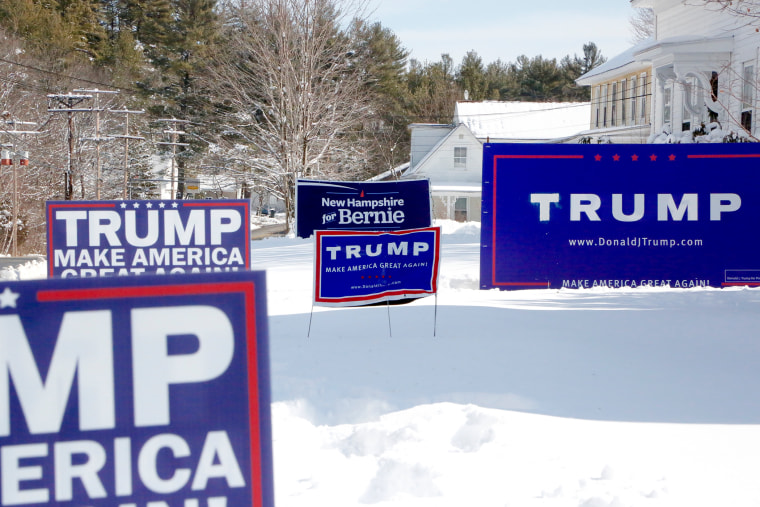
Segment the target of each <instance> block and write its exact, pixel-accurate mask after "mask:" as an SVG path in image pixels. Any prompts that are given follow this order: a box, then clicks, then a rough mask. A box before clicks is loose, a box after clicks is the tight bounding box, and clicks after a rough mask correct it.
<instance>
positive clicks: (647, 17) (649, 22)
mask: <svg viewBox="0 0 760 507" xmlns="http://www.w3.org/2000/svg"><path fill="white" fill-rule="evenodd" d="M654 21H655V20H654V11H653V10H652V9H636V11H635V13H634V14H632V15H631V17H630V18H629V22H630V26H631V33H632V38H631V42H632V43H634V44H638V43H639V42H642V41H645V40H647V39H648V38H650V37H652V36H653V35H654V27H655V25H654Z"/></svg>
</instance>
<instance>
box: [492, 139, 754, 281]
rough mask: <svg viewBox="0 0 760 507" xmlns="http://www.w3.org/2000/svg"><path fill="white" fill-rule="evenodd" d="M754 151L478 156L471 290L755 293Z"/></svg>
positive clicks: (674, 148) (545, 151) (533, 150)
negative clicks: (477, 264) (479, 196)
mask: <svg viewBox="0 0 760 507" xmlns="http://www.w3.org/2000/svg"><path fill="white" fill-rule="evenodd" d="M759 146H760V145H758V144H688V145H687V144H679V145H643V144H636V145H564V144H555V145H541V144H534V145H526V144H522V145H521V144H486V145H484V147H483V206H482V214H483V216H482V228H481V234H482V237H481V287H482V288H484V289H490V288H501V289H523V288H541V287H543V288H546V287H551V288H593V287H611V288H619V287H640V286H668V287H678V288H681V287H685V288H689V287H706V286H710V287H726V286H732V285H750V286H757V285H760V257H758V252H760V235H758V234H757V232H756V231H757V224H758V222H760V171H758V169H757V168H758V162H760V147H759Z"/></svg>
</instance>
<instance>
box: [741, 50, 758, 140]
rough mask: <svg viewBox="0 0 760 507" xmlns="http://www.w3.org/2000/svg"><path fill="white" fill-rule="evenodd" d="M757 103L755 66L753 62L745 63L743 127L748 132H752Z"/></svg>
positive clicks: (743, 77)
mask: <svg viewBox="0 0 760 507" xmlns="http://www.w3.org/2000/svg"><path fill="white" fill-rule="evenodd" d="M754 103H755V66H754V65H753V64H752V63H745V64H744V75H743V76H742V117H741V122H742V128H743V129H744V130H746V131H747V133H749V134H751V133H752V112H753V110H754Z"/></svg>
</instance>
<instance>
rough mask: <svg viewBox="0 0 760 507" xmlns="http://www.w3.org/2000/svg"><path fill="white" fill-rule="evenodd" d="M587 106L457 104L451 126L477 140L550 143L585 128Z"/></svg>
mask: <svg viewBox="0 0 760 507" xmlns="http://www.w3.org/2000/svg"><path fill="white" fill-rule="evenodd" d="M590 118H591V104H590V103H589V102H496V101H485V102H457V104H456V108H455V110H454V124H457V125H458V124H460V123H461V124H464V125H466V126H467V128H469V129H470V131H471V132H472V133H473V134H474V135H475V137H477V138H479V139H485V138H490V140H491V141H496V140H539V139H541V140H550V139H557V138H562V137H568V136H572V135H573V134H577V133H578V132H580V131H581V130H583V129H586V128H588V125H589V121H590Z"/></svg>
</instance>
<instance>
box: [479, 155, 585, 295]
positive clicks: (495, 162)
mask: <svg viewBox="0 0 760 507" xmlns="http://www.w3.org/2000/svg"><path fill="white" fill-rule="evenodd" d="M584 158H585V157H584V155H494V157H493V178H492V185H493V200H492V201H491V203H492V206H493V209H492V210H491V217H492V218H491V285H493V286H499V285H500V286H503V287H521V286H522V287H549V282H525V283H522V282H497V281H496V209H497V206H496V188H497V185H496V175H497V173H498V171H497V167H498V161H499V159H553V160H583V159H584Z"/></svg>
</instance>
